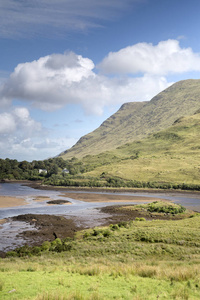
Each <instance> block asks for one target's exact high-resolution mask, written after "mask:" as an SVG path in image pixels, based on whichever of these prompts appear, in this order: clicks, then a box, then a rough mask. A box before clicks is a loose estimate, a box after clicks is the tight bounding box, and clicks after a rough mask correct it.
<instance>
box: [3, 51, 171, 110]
mask: <svg viewBox="0 0 200 300" xmlns="http://www.w3.org/2000/svg"><path fill="white" fill-rule="evenodd" d="M94 67H95V66H94V63H93V62H92V60H90V59H89V58H83V57H82V56H81V55H76V54H75V53H72V52H70V53H65V54H52V55H49V56H45V57H41V58H40V59H39V60H37V61H33V62H29V63H23V64H19V65H18V66H17V67H16V68H15V70H14V72H13V73H12V74H11V75H10V78H9V79H8V80H7V81H5V82H4V83H3V85H2V86H1V88H0V99H4V101H5V99H6V98H7V99H8V101H10V99H19V100H23V101H26V102H27V103H28V102H29V103H30V104H32V105H34V106H35V107H37V108H40V109H42V110H46V111H53V110H55V109H59V108H61V107H63V106H65V105H67V104H69V103H73V104H74V103H76V104H79V105H81V106H82V107H83V108H84V110H85V112H86V113H90V114H91V113H92V114H97V115H98V114H101V113H102V112H103V107H104V106H105V105H109V104H121V103H123V102H127V101H142V100H150V98H151V97H152V96H154V95H155V94H156V93H158V92H159V91H160V90H162V89H164V88H166V87H167V86H168V85H169V84H168V83H167V81H166V80H165V79H163V78H162V77H156V76H154V77H150V76H147V75H145V76H143V77H140V78H129V77H125V78H122V79H119V78H108V77H106V76H103V75H98V74H95V72H94V71H93V69H94ZM21 113H22V112H21Z"/></svg>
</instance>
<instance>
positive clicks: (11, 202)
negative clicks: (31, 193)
mask: <svg viewBox="0 0 200 300" xmlns="http://www.w3.org/2000/svg"><path fill="white" fill-rule="evenodd" d="M26 204H27V202H26V201H25V199H23V198H17V197H9V196H0V208H6V207H15V206H21V205H26Z"/></svg>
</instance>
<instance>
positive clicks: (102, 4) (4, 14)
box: [0, 0, 138, 38]
mask: <svg viewBox="0 0 200 300" xmlns="http://www.w3.org/2000/svg"><path fill="white" fill-rule="evenodd" d="M137 2H138V0H123V1H121V0H101V1H99V0H51V1H49V0H40V1H32V0H26V1H15V0H1V1H0V36H2V37H9V38H10V37H11V38H21V37H28V38H30V36H35V35H43V36H44V35H47V33H48V36H49V37H54V36H55V35H58V34H60V35H63V34H66V33H68V32H69V31H77V30H78V31H84V30H87V29H89V28H93V27H97V26H101V23H102V21H103V20H112V19H113V18H115V17H116V16H117V15H119V14H120V13H121V12H122V11H124V10H125V9H127V8H130V6H132V5H133V3H137ZM49 29H50V30H49ZM49 32H50V33H49Z"/></svg>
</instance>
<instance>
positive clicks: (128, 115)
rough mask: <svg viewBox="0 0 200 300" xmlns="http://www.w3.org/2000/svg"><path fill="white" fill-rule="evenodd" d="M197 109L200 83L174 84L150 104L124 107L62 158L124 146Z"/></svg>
mask: <svg viewBox="0 0 200 300" xmlns="http://www.w3.org/2000/svg"><path fill="white" fill-rule="evenodd" d="M199 108H200V80H194V79H191V80H184V81H180V82H177V83H175V84H173V85H172V86H170V87H169V88H167V89H166V90H164V91H163V92H161V93H159V94H158V95H157V96H155V97H154V98H153V99H152V100H151V101H148V102H133V103H125V104H124V105H122V107H121V108H120V109H119V111H118V112H117V113H115V114H114V115H112V116H111V117H110V118H108V119H107V120H106V121H105V122H104V123H103V124H102V125H101V126H100V127H99V128H97V129H96V130H94V131H93V132H91V133H89V134H87V135H85V136H83V137H82V138H81V139H80V140H79V141H78V142H77V143H76V145H74V146H73V147H72V148H71V149H69V150H66V151H65V152H63V153H62V154H61V156H62V157H63V158H64V159H69V158H71V157H74V156H75V157H78V158H81V157H84V156H85V155H88V154H98V153H100V152H102V150H103V151H107V150H112V149H115V148H116V147H119V146H121V145H123V144H125V143H127V142H133V141H134V140H140V139H142V138H144V137H147V136H148V134H151V133H153V132H158V131H160V130H163V129H166V128H168V127H170V126H171V125H172V124H173V123H174V121H175V120H177V119H178V118H180V117H182V116H189V115H192V114H194V113H195V111H197V110H198V109H199Z"/></svg>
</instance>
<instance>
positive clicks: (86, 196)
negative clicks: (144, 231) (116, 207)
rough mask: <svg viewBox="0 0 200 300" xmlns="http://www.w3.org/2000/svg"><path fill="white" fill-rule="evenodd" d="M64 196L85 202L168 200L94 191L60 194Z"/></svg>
mask: <svg viewBox="0 0 200 300" xmlns="http://www.w3.org/2000/svg"><path fill="white" fill-rule="evenodd" d="M60 196H62V197H67V198H72V199H74V200H80V201H85V202H129V201H133V202H141V201H142V202H144V201H146V202H152V201H166V200H165V199H159V198H154V197H142V196H126V195H110V194H92V193H70V192H69V193H65V194H62V195H60Z"/></svg>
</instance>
